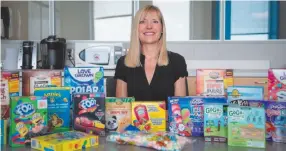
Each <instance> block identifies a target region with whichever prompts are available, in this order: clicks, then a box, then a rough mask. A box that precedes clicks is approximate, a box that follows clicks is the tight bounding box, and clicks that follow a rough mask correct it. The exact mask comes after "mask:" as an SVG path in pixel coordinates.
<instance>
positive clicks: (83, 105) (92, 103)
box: [79, 98, 96, 109]
mask: <svg viewBox="0 0 286 151" xmlns="http://www.w3.org/2000/svg"><path fill="white" fill-rule="evenodd" d="M93 107H96V100H95V99H93V98H87V99H84V100H82V101H80V103H79V108H80V109H89V108H93Z"/></svg>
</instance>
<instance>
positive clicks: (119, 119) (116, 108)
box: [105, 97, 135, 132]
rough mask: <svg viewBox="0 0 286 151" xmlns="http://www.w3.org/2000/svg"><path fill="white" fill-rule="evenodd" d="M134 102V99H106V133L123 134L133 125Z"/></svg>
mask: <svg viewBox="0 0 286 151" xmlns="http://www.w3.org/2000/svg"><path fill="white" fill-rule="evenodd" d="M134 101H135V98H134V97H126V98H116V97H106V98H105V119H106V123H105V127H106V132H114V131H117V132H123V131H124V130H125V128H126V127H127V126H129V125H131V124H132V120H131V103H132V102H134Z"/></svg>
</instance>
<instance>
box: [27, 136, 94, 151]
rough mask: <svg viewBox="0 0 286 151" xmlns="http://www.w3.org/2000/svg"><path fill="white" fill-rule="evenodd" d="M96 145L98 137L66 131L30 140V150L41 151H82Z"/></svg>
mask: <svg viewBox="0 0 286 151" xmlns="http://www.w3.org/2000/svg"><path fill="white" fill-rule="evenodd" d="M97 145H98V136H97V135H91V134H87V133H83V132H77V131H68V132H60V133H54V134H50V135H46V136H39V137H35V138H32V140H31V148H33V149H37V150H41V151H74V150H84V149H86V148H90V147H93V146H97Z"/></svg>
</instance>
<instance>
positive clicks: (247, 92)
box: [227, 86, 264, 104]
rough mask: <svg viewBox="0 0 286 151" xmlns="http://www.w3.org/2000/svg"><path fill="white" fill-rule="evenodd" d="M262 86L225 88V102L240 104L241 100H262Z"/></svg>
mask: <svg viewBox="0 0 286 151" xmlns="http://www.w3.org/2000/svg"><path fill="white" fill-rule="evenodd" d="M263 99H264V87H262V86H230V87H228V88H227V100H228V103H231V104H240V102H243V100H263Z"/></svg>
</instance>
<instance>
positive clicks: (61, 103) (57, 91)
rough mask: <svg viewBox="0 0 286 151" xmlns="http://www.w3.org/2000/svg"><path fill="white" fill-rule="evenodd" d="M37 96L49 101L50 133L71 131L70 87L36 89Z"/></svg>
mask: <svg viewBox="0 0 286 151" xmlns="http://www.w3.org/2000/svg"><path fill="white" fill-rule="evenodd" d="M34 94H35V96H45V97H47V100H48V127H49V132H63V131H69V130H70V119H71V117H70V102H71V95H70V87H45V88H36V89H35V91H34Z"/></svg>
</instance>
